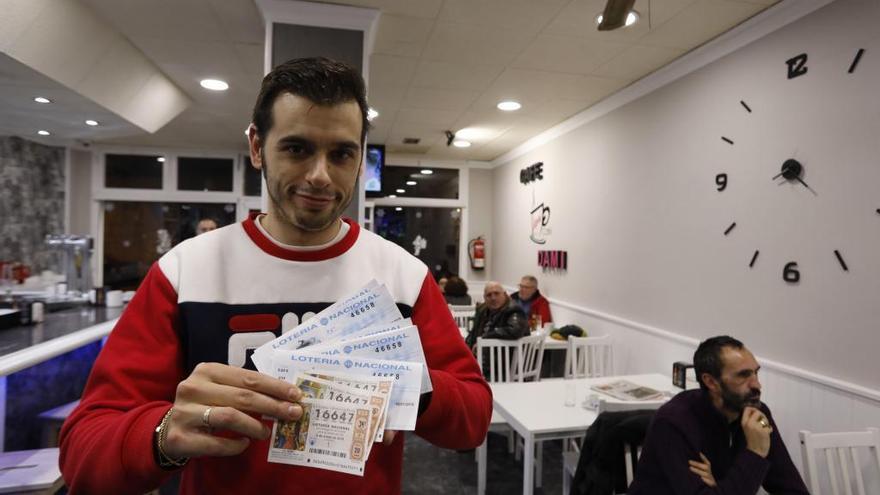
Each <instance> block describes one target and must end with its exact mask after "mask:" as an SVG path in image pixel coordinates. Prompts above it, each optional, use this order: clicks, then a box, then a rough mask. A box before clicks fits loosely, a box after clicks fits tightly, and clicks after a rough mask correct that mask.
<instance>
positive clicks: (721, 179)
mask: <svg viewBox="0 0 880 495" xmlns="http://www.w3.org/2000/svg"><path fill="white" fill-rule="evenodd" d="M715 184H717V185H718V191H719V192H720V191H723V190H725V189H726V188H727V174H725V173H721V174H718V175H716V176H715Z"/></svg>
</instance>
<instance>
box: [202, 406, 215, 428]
mask: <svg viewBox="0 0 880 495" xmlns="http://www.w3.org/2000/svg"><path fill="white" fill-rule="evenodd" d="M211 409H214V408H213V407H209V408H207V409H205V412H203V413H202V424H203V425H204V426H205V428H211Z"/></svg>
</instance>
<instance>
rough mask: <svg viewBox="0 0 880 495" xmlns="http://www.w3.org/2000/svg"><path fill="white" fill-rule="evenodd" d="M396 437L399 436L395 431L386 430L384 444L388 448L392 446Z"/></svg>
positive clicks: (383, 437)
mask: <svg viewBox="0 0 880 495" xmlns="http://www.w3.org/2000/svg"><path fill="white" fill-rule="evenodd" d="M395 436H397V432H396V431H395V430H385V433H384V434H383V435H382V444H383V445H385V446H386V447H388V446H390V445H391V444H392V442H394V437H395Z"/></svg>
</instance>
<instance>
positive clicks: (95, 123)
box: [86, 119, 100, 127]
mask: <svg viewBox="0 0 880 495" xmlns="http://www.w3.org/2000/svg"><path fill="white" fill-rule="evenodd" d="M86 125H90V126H92V127H95V126H96V125H100V123H99V122H98V121H97V120H92V119H89V120H87V121H86Z"/></svg>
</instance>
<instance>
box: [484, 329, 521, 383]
mask: <svg viewBox="0 0 880 495" xmlns="http://www.w3.org/2000/svg"><path fill="white" fill-rule="evenodd" d="M518 347H519V344H518V342H517V341H516V340H501V339H484V338H482V337H480V338H478V339H477V364H479V365H480V369H481V370H483V374H484V375H485V376H486V380H487V381H488V382H489V383H499V382H512V381H514V367H515V366H516V354H517V349H518Z"/></svg>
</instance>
